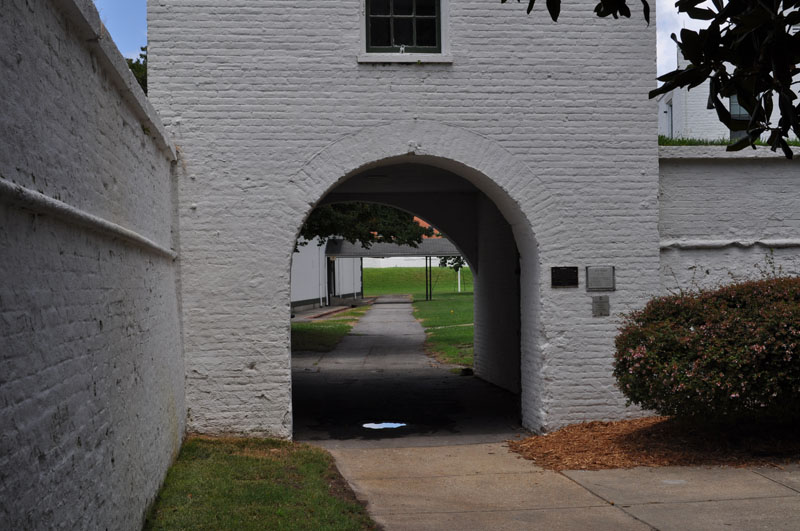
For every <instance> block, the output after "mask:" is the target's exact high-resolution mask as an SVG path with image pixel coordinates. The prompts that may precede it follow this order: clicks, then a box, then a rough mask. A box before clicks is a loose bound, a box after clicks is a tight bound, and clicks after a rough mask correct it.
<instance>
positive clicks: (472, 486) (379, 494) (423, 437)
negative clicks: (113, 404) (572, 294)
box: [294, 299, 800, 531]
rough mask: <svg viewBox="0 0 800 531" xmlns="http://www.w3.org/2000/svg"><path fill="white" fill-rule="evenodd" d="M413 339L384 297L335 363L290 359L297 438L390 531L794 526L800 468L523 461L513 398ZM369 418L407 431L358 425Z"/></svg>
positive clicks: (404, 313)
mask: <svg viewBox="0 0 800 531" xmlns="http://www.w3.org/2000/svg"><path fill="white" fill-rule="evenodd" d="M423 339H424V335H422V330H421V328H420V327H419V324H418V323H416V321H414V320H413V317H412V316H411V308H410V304H408V302H407V301H405V300H402V299H400V300H398V299H383V300H379V301H378V304H377V305H376V306H374V308H373V309H372V310H370V312H369V313H367V315H366V316H365V317H363V318H362V320H361V322H360V323H359V324H358V325H357V326H356V328H355V329H354V330H353V335H351V336H348V337H347V338H345V340H344V341H343V342H342V343H341V344H340V347H339V348H337V349H336V350H335V351H333V352H332V353H329V354H327V355H319V354H316V355H314V354H301V355H299V356H296V357H295V358H294V370H295V379H294V384H295V389H294V396H295V424H296V426H297V428H296V433H295V435H296V438H297V439H299V440H306V441H309V442H313V443H315V444H320V445H322V446H325V447H326V448H328V449H330V451H331V453H332V454H333V456H334V457H335V459H336V463H337V465H338V466H339V469H340V470H341V472H342V474H343V475H344V477H345V478H346V479H347V481H348V482H349V483H350V484H351V485H352V486H353V489H354V490H355V492H356V494H357V495H358V496H359V498H360V499H362V500H364V501H366V502H367V508H368V510H369V512H370V514H371V515H372V516H373V518H374V519H375V520H376V521H377V522H378V523H379V524H380V525H381V526H383V527H384V528H385V529H387V530H388V531H394V530H439V529H446V530H451V529H458V530H461V529H464V530H483V529H486V530H517V529H519V530H522V529H525V530H536V529H547V530H559V529H570V530H571V529H592V530H611V529H613V530H626V529H662V530H672V529H675V530H695V529H696V530H715V529H725V530H737V529H741V530H755V529H765V530H777V529H787V530H789V529H791V530H797V529H800V467H798V466H792V467H788V468H786V469H735V468H683V467H671V468H638V469H632V470H607V471H597V472H586V471H571V472H565V473H563V474H560V473H556V472H551V471H547V470H543V469H541V468H539V467H537V466H536V465H534V464H533V463H532V462H530V461H526V460H524V459H521V458H519V457H518V456H517V455H516V454H513V453H510V452H509V451H508V449H507V448H506V447H505V445H504V444H503V442H502V441H504V440H506V439H508V438H510V437H513V436H517V435H519V434H520V432H519V426H518V425H517V424H515V423H514V421H513V419H514V418H515V416H514V412H515V411H516V409H515V407H514V404H515V402H514V400H513V399H510V398H509V396H508V395H507V394H506V393H504V392H502V391H500V390H498V389H496V388H494V387H492V386H490V385H488V384H485V383H483V382H481V381H479V380H477V379H475V378H472V377H461V376H457V375H454V374H452V373H450V372H448V371H447V369H446V368H442V367H441V366H438V364H436V363H434V362H431V361H430V360H429V359H428V358H427V357H425V355H424V353H422V350H421V349H422V341H423ZM416 395H421V396H416ZM487 401H488V403H489V404H490V405H489V406H488V407H486V402H487ZM503 407H505V409H503ZM440 408H442V409H444V410H445V411H440ZM448 408H449V409H453V408H455V410H456V411H455V412H449V413H448V412H446V411H447V410H448ZM493 415H494V416H493ZM498 419H500V420H498ZM376 421H377V422H381V421H401V422H403V421H404V422H407V423H408V424H409V426H407V427H404V428H399V429H396V430H369V429H366V428H363V426H362V425H361V424H363V423H365V422H376ZM439 422H441V423H444V424H443V425H440V424H437V423H439ZM481 423H483V424H481Z"/></svg>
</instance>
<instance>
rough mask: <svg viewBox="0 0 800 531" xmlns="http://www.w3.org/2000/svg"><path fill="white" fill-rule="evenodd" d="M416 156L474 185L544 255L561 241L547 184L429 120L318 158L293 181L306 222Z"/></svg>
mask: <svg viewBox="0 0 800 531" xmlns="http://www.w3.org/2000/svg"><path fill="white" fill-rule="evenodd" d="M411 156H414V157H418V160H419V162H421V163H425V164H430V165H432V166H438V167H442V168H444V169H447V170H449V171H452V172H453V173H456V174H458V175H460V176H461V177H464V178H465V179H467V180H469V181H470V182H472V184H474V185H475V186H477V187H478V188H479V189H480V190H482V191H483V192H484V193H486V195H487V196H488V197H489V198H490V199H492V200H493V201H494V202H495V204H496V205H497V206H498V208H499V209H500V211H501V212H503V215H504V216H505V217H506V219H507V221H508V222H509V223H510V224H511V225H512V227H514V228H515V232H516V231H518V230H522V231H524V232H528V231H530V232H532V234H533V235H535V241H536V242H537V247H540V249H539V250H540V251H544V250H546V248H547V247H548V245H547V244H548V243H549V242H551V241H553V239H555V238H557V237H558V233H559V232H560V226H561V224H560V222H559V221H560V220H561V219H563V217H562V216H561V213H560V210H561V208H560V206H559V205H558V203H557V201H556V200H555V198H554V197H553V195H552V194H551V193H550V190H549V188H548V186H547V185H546V183H545V182H544V181H543V180H542V179H541V178H540V177H539V176H538V175H536V174H535V173H534V172H533V171H531V170H530V168H528V167H527V165H526V164H525V163H524V162H522V161H520V160H519V158H517V157H516V156H515V155H514V154H512V153H510V152H509V151H507V150H506V149H505V148H503V147H502V146H501V145H500V144H499V143H498V142H496V141H495V140H492V139H490V138H487V137H485V136H481V135H479V134H476V133H474V132H472V131H469V130H466V129H463V128H460V127H455V126H451V125H446V124H442V123H440V122H434V121H429V120H409V121H404V122H394V123H390V124H384V125H379V126H375V127H370V128H366V129H363V130H361V131H359V132H358V133H355V134H353V135H350V136H347V137H344V138H342V139H339V140H337V141H336V142H333V143H332V144H330V145H328V146H326V147H325V148H323V149H322V150H321V151H319V152H317V153H316V154H315V155H314V156H313V157H312V158H311V159H309V160H308V162H306V163H305V164H304V165H303V167H302V168H301V169H300V171H299V172H298V174H297V175H296V177H295V178H294V179H293V181H294V182H295V184H296V185H297V186H298V188H300V189H302V195H303V198H304V203H305V205H306V209H305V211H304V212H303V215H302V221H305V219H306V218H307V217H308V215H309V214H310V213H311V210H313V208H314V207H315V206H316V205H317V204H318V203H319V202H320V201H321V200H322V198H323V197H325V195H327V194H328V192H330V191H331V190H332V189H334V188H335V187H336V186H337V185H338V184H340V183H342V182H344V181H346V180H347V179H348V178H350V177H351V176H353V175H355V174H357V173H359V172H361V171H363V170H366V169H368V168H370V167H377V166H381V165H384V164H387V163H392V162H398V161H401V160H402V161H405V162H408V161H409V157H411ZM301 225H302V223H299V224H298V225H297V234H299V231H300V226H301Z"/></svg>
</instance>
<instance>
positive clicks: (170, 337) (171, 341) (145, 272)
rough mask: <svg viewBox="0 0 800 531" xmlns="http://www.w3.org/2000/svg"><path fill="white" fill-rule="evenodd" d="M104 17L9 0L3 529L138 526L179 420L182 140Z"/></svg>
mask: <svg viewBox="0 0 800 531" xmlns="http://www.w3.org/2000/svg"><path fill="white" fill-rule="evenodd" d="M87 17H88V18H87ZM92 21H94V25H93V24H92ZM97 31H100V32H101V33H102V31H103V30H102V28H101V27H100V25H99V18H98V17H97V13H96V11H94V7H93V5H92V4H91V2H90V1H88V0H87V1H78V2H77V3H76V2H72V1H71V0H59V1H50V0H9V1H6V2H2V10H0V49H2V50H3V53H2V54H0V94H2V97H1V98H0V279H2V280H1V281H0V528H2V529H51V528H64V529H139V528H141V524H142V519H143V515H144V511H145V509H146V507H147V506H148V504H149V503H150V501H151V500H152V499H153V498H154V496H155V494H156V492H157V489H158V487H159V485H160V483H161V481H162V479H163V477H164V474H165V473H166V470H167V467H168V466H169V464H170V462H171V460H172V458H173V457H174V455H175V453H176V452H177V450H178V447H179V445H180V442H181V439H182V436H183V433H184V426H185V416H186V415H185V406H184V391H183V382H184V369H183V359H182V355H181V340H180V332H179V317H180V312H179V306H178V302H177V297H176V294H177V289H178V288H177V286H178V282H177V268H176V266H175V263H174V262H173V260H172V259H171V258H170V257H169V256H168V255H169V251H162V250H159V248H160V249H169V248H170V247H173V246H174V242H173V238H174V236H173V234H172V227H173V212H174V210H173V198H174V197H173V193H172V182H171V163H170V160H169V159H170V155H169V153H170V151H171V149H170V146H169V145H168V142H165V141H164V139H163V138H160V137H159V138H157V139H154V138H152V137H151V135H156V136H158V135H157V133H158V127H157V124H158V118H157V117H156V116H155V114H150V113H149V109H148V108H147V106H146V105H143V104H142V102H146V100H145V99H144V95H143V94H142V93H141V92H139V93H133V92H131V91H130V90H129V89H128V88H125V87H127V85H125V79H128V81H130V79H129V78H125V77H124V74H126V73H127V70H113V65H114V64H116V65H119V64H120V62H121V61H122V58H121V56H120V55H119V52H117V51H116V50H115V49H113V44H109V43H108V41H104V40H103V39H100V41H91V42H90V39H92V35H93V34H94V35H95V36H96V35H97V33H96V32H97ZM104 38H106V39H107V35H106V36H105V37H104ZM109 47H110V48H109ZM109 49H112V50H113V52H115V53H116V55H113V54H111V55H110V56H109V55H107V52H108V50H109ZM108 53H110V52H108ZM122 64H123V65H124V63H122ZM109 65H111V66H109ZM110 68H111V69H110ZM120 72H122V74H121V73H120ZM120 80H122V81H120ZM137 90H138V88H137ZM144 128H147V129H148V130H149V131H150V133H151V134H146V133H145V131H144ZM23 200H24V201H23ZM23 203H24V205H23ZM92 216H94V217H92ZM87 220H88V221H87ZM76 222H79V223H76ZM101 226H102V227H103V228H102V231H103V232H100V231H99V229H100V228H101ZM109 227H112V229H109ZM114 227H116V228H114ZM124 229H127V231H129V232H125V230H124ZM115 231H116V232H115ZM137 235H138V236H137ZM137 238H138V239H137ZM145 240H149V241H150V242H151V243H147V241H145Z"/></svg>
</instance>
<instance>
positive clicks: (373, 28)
mask: <svg viewBox="0 0 800 531" xmlns="http://www.w3.org/2000/svg"><path fill="white" fill-rule="evenodd" d="M391 20H392V19H390V18H388V17H386V18H382V17H370V28H369V45H370V46H391V45H392V36H391V33H390V32H389V31H390V30H389V24H390V23H391Z"/></svg>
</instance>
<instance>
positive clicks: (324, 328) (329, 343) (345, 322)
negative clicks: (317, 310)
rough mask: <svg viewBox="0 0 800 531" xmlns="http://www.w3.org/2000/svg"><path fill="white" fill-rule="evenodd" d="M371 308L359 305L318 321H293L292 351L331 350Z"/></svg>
mask: <svg viewBox="0 0 800 531" xmlns="http://www.w3.org/2000/svg"><path fill="white" fill-rule="evenodd" d="M369 309H370V307H369V306H367V305H364V306H357V307H355V308H350V309H349V310H345V311H341V312H337V313H334V314H331V315H330V316H328V317H327V318H325V319H320V320H318V321H310V322H297V323H292V352H299V351H311V352H330V351H331V350H333V349H334V348H336V345H338V344H339V341H341V340H342V338H343V337H344V336H346V335H347V334H349V333H350V330H352V328H353V325H355V324H356V323H357V322H358V319H359V318H360V317H361V316H362V315H364V314H365V313H367V311H369Z"/></svg>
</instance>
